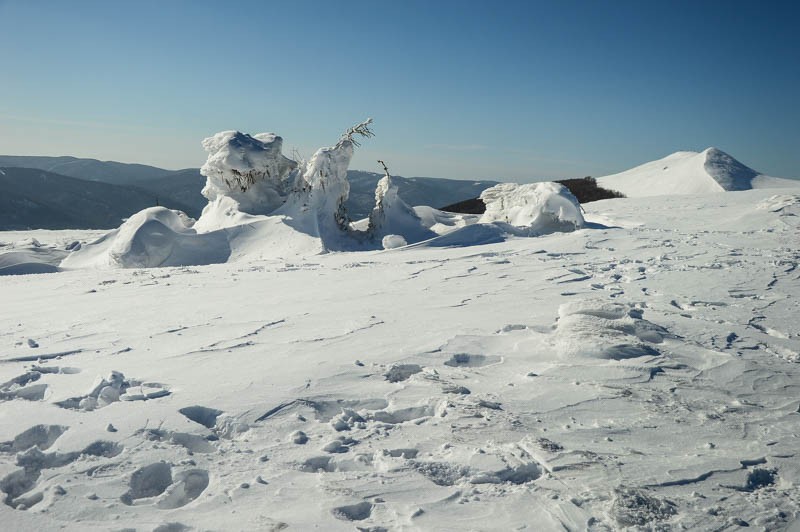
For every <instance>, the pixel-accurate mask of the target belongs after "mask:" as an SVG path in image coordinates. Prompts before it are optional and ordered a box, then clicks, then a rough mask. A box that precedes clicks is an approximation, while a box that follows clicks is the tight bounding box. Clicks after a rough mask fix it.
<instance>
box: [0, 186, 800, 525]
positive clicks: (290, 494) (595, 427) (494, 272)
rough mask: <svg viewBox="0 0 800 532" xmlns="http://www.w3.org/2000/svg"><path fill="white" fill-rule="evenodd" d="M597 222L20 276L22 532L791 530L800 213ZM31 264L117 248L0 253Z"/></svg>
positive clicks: (680, 201)
mask: <svg viewBox="0 0 800 532" xmlns="http://www.w3.org/2000/svg"><path fill="white" fill-rule="evenodd" d="M585 207H586V211H587V212H586V214H585V218H586V222H587V225H586V227H584V228H583V229H580V230H577V231H574V232H570V233H553V234H548V235H545V236H539V237H535V238H517V237H507V236H506V237H504V238H495V237H496V236H497V234H496V232H494V233H493V232H492V231H488V232H484V233H481V231H486V227H493V226H486V225H471V226H467V227H464V228H462V230H461V231H456V232H455V233H450V235H459V234H460V235H461V236H460V237H459V238H456V237H453V238H450V239H449V240H439V241H438V243H437V241H436V240H435V239H434V241H433V242H434V244H433V245H426V244H425V242H423V243H421V244H417V245H413V246H409V247H403V248H399V249H390V250H387V251H382V250H373V251H362V252H333V253H327V254H322V255H298V256H296V257H295V258H291V257H288V256H287V257H284V258H276V257H275V256H272V255H269V254H266V255H265V256H263V257H258V256H253V255H248V256H243V257H240V258H239V259H238V260H237V261H235V262H228V263H223V264H212V265H206V266H183V267H171V268H155V269H135V268H134V269H113V270H101V269H82V270H74V271H63V272H60V273H52V274H43V275H25V276H5V277H0V401H3V402H2V403H0V489H1V490H2V491H3V492H4V494H3V495H4V500H5V504H0V520H1V521H0V522H2V528H3V529H6V530H52V529H61V528H64V529H67V530H123V529H128V530H132V529H136V530H155V529H159V530H189V529H195V530H279V529H282V528H287V529H289V530H311V529H318V530H356V529H361V530H514V529H528V530H561V529H568V530H585V529H588V530H616V529H621V528H626V527H632V528H637V527H639V528H642V529H659V528H660V529H673V528H674V529H679V528H686V529H704V530H708V529H716V530H720V529H734V528H737V527H739V526H745V525H746V524H749V525H750V526H751V527H758V528H760V529H768V530H777V529H783V528H787V527H791V526H792V523H796V520H797V519H798V517H800V491H799V490H798V483H800V465H799V464H800V462H798V456H797V455H798V453H799V452H800V442H799V441H798V433H800V414H798V405H800V399H798V398H799V397H800V366H798V361H800V336H799V335H798V324H799V322H798V316H799V315H800V308H798V296H800V269H798V263H800V236H799V235H800V232H799V231H800V224H799V223H798V222H799V221H800V217H798V216H800V194H798V193H797V191H791V190H751V191H744V192H731V193H726V194H711V195H687V196H680V197H677V196H664V197H656V198H628V199H619V200H607V201H602V202H596V203H591V204H588V205H586V206H585ZM416 213H417V215H418V216H419V217H420V219H421V220H423V222H425V225H426V226H428V227H434V225H435V224H440V225H441V224H447V223H451V224H452V225H453V226H457V225H459V224H461V223H462V220H461V219H455V218H453V219H447V218H444V217H441V216H439V215H437V214H436V213H435V212H433V210H424V209H422V210H421V209H417V211H416ZM437 216H439V217H438V218H437ZM426 219H427V222H426ZM481 228H483V229H481ZM206 234H208V233H206ZM493 235H494V236H493ZM30 236H34V237H35V238H36V239H37V240H38V242H39V244H40V245H39V247H40V248H43V249H50V250H53V251H52V253H62V250H64V251H63V253H66V251H65V248H66V247H68V246H70V245H72V244H71V242H72V241H74V240H79V241H83V242H84V243H86V242H89V241H91V240H94V238H95V237H96V236H97V234H96V233H94V234H83V235H82V234H79V233H76V232H54V233H49V232H46V231H37V232H35V234H30V235H26V234H23V233H14V234H7V233H0V242H2V246H3V247H2V248H0V249H5V250H14V249H16V250H23V249H25V250H30V248H31V247H32V246H31V242H29V241H28V242H26V241H25V239H26V238H28V237H30ZM446 237H447V235H445V237H441V238H446ZM484 237H485V238H484ZM479 242H495V243H486V244H483V245H467V244H476V243H479ZM50 244H52V245H53V247H52V248H50V247H48V245H50ZM73 247H74V246H73ZM387 247H391V246H387ZM84 248H87V247H86V246H84ZM45 262H46V261H45ZM112 372H116V373H112ZM3 442H4V443H3ZM794 526H797V525H796V524H795V525H794Z"/></svg>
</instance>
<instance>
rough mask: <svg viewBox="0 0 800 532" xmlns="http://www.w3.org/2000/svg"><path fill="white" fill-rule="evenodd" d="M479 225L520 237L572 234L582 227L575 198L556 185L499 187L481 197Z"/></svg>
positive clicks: (511, 184)
mask: <svg viewBox="0 0 800 532" xmlns="http://www.w3.org/2000/svg"><path fill="white" fill-rule="evenodd" d="M481 199H482V200H483V202H484V203H485V204H486V212H484V213H483V215H482V216H481V218H480V222H481V223H493V222H500V223H503V224H507V225H509V226H511V227H510V232H512V233H514V234H519V235H522V236H534V235H541V234H546V233H555V232H566V231H574V230H575V229H579V228H581V227H583V225H584V219H583V214H581V206H580V203H578V200H577V199H575V196H573V195H572V193H571V192H570V191H569V190H568V189H567V188H566V187H565V186H563V185H559V184H558V183H530V184H526V185H518V184H516V183H502V184H500V185H497V186H494V187H492V188H489V189H486V190H484V191H483V193H482V194H481Z"/></svg>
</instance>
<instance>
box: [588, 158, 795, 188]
mask: <svg viewBox="0 0 800 532" xmlns="http://www.w3.org/2000/svg"><path fill="white" fill-rule="evenodd" d="M598 182H599V184H600V185H601V186H602V187H604V188H608V189H611V190H616V191H617V192H621V193H623V194H625V195H626V196H628V197H644V196H665V195H673V194H713V193H717V192H730V191H739V190H751V189H754V188H800V181H794V180H791V179H781V178H777V177H769V176H765V175H762V174H760V173H759V172H757V171H755V170H753V169H752V168H749V167H747V166H745V165H744V164H742V163H740V162H739V161H737V160H736V159H734V158H733V157H731V156H730V155H728V154H727V153H725V152H723V151H722V150H719V149H717V148H707V149H705V150H703V151H702V152H700V153H697V152H693V151H680V152H676V153H673V154H672V155H668V156H667V157H664V158H663V159H659V160H657V161H651V162H649V163H645V164H643V165H640V166H637V167H635V168H632V169H630V170H626V171H624V172H621V173H619V174H613V175H609V176H605V177H600V178H598Z"/></svg>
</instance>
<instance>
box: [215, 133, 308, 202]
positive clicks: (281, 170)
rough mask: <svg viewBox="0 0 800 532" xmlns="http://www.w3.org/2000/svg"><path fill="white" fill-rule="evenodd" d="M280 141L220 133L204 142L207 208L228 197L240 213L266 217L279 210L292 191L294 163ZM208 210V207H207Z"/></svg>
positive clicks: (269, 135) (273, 137)
mask: <svg viewBox="0 0 800 532" xmlns="http://www.w3.org/2000/svg"><path fill="white" fill-rule="evenodd" d="M282 146H283V139H282V138H281V137H279V136H277V135H275V134H274V133H260V134H258V135H255V136H250V135H247V134H245V133H241V132H239V131H223V132H221V133H217V134H216V135H214V136H213V137H209V138H207V139H205V140H204V141H203V148H204V149H205V150H206V151H207V152H208V154H209V155H208V160H207V161H206V163H205V164H204V165H203V167H202V168H201V169H200V173H202V174H203V175H204V176H206V178H207V181H206V186H205V188H203V196H205V197H206V198H208V201H209V207H210V206H212V205H214V203H215V202H217V201H218V200H220V199H221V198H224V197H228V198H231V199H232V200H234V201H235V202H236V203H237V204H238V208H239V210H240V211H242V212H246V213H249V214H269V213H270V212H272V211H274V210H275V209H277V208H278V207H280V206H281V205H282V204H283V202H284V201H285V200H286V197H287V196H288V194H289V192H290V191H291V189H292V186H293V183H292V182H291V181H292V179H291V174H292V171H293V170H294V169H296V168H297V163H296V162H295V161H293V160H291V159H289V158H287V157H284V156H283V154H282V153H281V148H282ZM207 209H208V208H207Z"/></svg>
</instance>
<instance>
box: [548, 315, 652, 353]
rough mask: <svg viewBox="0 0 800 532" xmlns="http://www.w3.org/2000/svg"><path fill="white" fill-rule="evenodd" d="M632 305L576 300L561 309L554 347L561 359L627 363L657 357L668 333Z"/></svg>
mask: <svg viewBox="0 0 800 532" xmlns="http://www.w3.org/2000/svg"><path fill="white" fill-rule="evenodd" d="M642 315H643V311H642V310H641V309H639V308H636V307H634V306H632V305H626V304H622V303H613V302H607V301H595V300H585V301H574V302H570V303H565V304H563V305H561V306H560V307H559V309H558V323H557V326H556V334H555V346H556V349H557V350H558V351H559V353H560V354H561V356H564V357H587V358H598V359H605V360H625V359H629V358H638V357H642V356H658V355H660V352H659V351H658V349H657V348H656V344H660V343H661V342H663V341H664V337H665V336H666V335H667V332H666V330H664V329H663V328H662V327H659V326H658V325H655V324H653V323H651V322H649V321H647V320H645V319H643V318H642Z"/></svg>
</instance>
